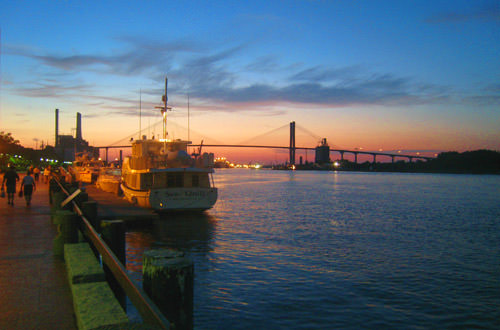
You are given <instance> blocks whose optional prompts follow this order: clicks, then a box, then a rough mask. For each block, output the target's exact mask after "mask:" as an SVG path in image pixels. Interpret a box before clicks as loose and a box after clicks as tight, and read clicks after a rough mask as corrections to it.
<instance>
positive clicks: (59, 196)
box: [50, 190, 71, 224]
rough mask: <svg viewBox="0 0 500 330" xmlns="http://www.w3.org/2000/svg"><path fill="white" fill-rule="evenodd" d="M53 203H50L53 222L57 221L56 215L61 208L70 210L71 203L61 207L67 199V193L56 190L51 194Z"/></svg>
mask: <svg viewBox="0 0 500 330" xmlns="http://www.w3.org/2000/svg"><path fill="white" fill-rule="evenodd" d="M51 197H52V198H51V199H52V205H50V218H51V220H52V223H53V224H56V223H55V215H56V213H57V212H58V211H60V210H70V206H71V204H66V205H65V206H64V207H61V203H62V202H63V201H64V200H65V199H66V197H68V196H66V194H65V193H64V192H63V191H62V190H59V191H54V192H53V193H52V194H51Z"/></svg>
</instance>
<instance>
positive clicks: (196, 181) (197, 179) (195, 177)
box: [191, 174, 200, 187]
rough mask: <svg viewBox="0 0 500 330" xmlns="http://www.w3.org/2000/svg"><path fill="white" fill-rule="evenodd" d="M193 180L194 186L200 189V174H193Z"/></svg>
mask: <svg viewBox="0 0 500 330" xmlns="http://www.w3.org/2000/svg"><path fill="white" fill-rule="evenodd" d="M191 178H192V186H193V187H199V186H200V177H199V176H198V174H193V175H192V176H191Z"/></svg>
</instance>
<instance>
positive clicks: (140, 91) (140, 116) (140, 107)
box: [139, 88, 142, 140]
mask: <svg viewBox="0 0 500 330" xmlns="http://www.w3.org/2000/svg"><path fill="white" fill-rule="evenodd" d="M141 120H142V88H140V89H139V140H140V139H141V134H142V127H141V124H142V122H141Z"/></svg>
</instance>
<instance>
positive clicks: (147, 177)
mask: <svg viewBox="0 0 500 330" xmlns="http://www.w3.org/2000/svg"><path fill="white" fill-rule="evenodd" d="M141 176H142V180H141V189H150V188H151V187H152V186H153V175H152V174H151V173H142V174H141Z"/></svg>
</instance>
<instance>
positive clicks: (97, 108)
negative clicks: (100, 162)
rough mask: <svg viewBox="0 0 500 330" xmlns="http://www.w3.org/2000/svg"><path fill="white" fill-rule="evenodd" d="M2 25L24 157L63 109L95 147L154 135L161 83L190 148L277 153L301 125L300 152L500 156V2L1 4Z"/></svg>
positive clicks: (174, 131)
mask: <svg viewBox="0 0 500 330" xmlns="http://www.w3.org/2000/svg"><path fill="white" fill-rule="evenodd" d="M0 29H1V36H0V42H1V45H0V47H1V50H0V51H1V53H0V72H1V78H0V80H1V81H0V82H1V90H0V131H5V132H11V133H12V134H13V136H14V137H15V138H17V139H19V140H20V142H21V144H23V145H24V146H28V147H35V146H36V145H38V147H39V146H40V144H41V141H44V143H45V144H46V143H49V144H51V145H53V143H54V109H56V108H59V109H60V132H61V133H62V134H74V128H75V126H76V124H75V123H76V113H77V112H80V113H82V116H83V138H84V139H86V140H87V141H89V142H90V143H91V144H92V145H95V146H103V145H110V144H113V143H117V144H126V143H127V141H128V140H129V139H130V137H132V136H133V137H138V136H139V127H140V128H141V129H142V133H143V134H147V135H152V134H155V135H158V134H161V125H156V126H155V125H153V124H156V123H158V122H159V121H160V120H161V117H160V114H159V112H158V110H155V109H154V107H155V106H159V105H161V96H162V94H163V88H164V79H165V75H168V79H169V85H168V86H169V90H168V100H169V105H170V106H172V107H173V111H172V112H169V120H170V122H169V135H170V137H173V138H184V139H187V138H188V135H187V127H188V116H187V103H188V95H189V102H190V120H189V123H190V124H189V126H190V133H189V135H190V136H189V137H190V139H191V140H192V141H193V143H199V142H200V141H201V140H204V143H205V144H207V143H208V144H221V143H223V144H241V143H243V144H259V145H283V146H286V145H287V144H288V142H289V137H288V131H289V130H288V124H289V123H290V122H291V121H295V122H296V125H297V138H296V145H297V146H305V147H314V146H316V144H317V143H318V142H319V139H321V138H327V139H328V142H329V144H330V146H331V147H336V148H346V149H355V148H363V150H380V149H382V150H384V151H397V150H404V151H407V152H413V151H415V152H416V151H421V152H425V151H429V153H435V152H439V151H450V150H456V151H466V150H476V149H482V148H486V149H493V150H500V1H498V0H497V1H480V0H478V1H457V0H451V1H439V0H433V1H333V0H332V1H326V0H325V1H321V0H317V1H312V0H311V1H269V0H267V1H3V2H2V4H1V5H0ZM140 99H141V100H142V102H141V104H142V107H141V108H142V111H141V114H142V116H141V120H139V107H140V102H139V100H140ZM149 126H152V127H149ZM216 153H217V151H216ZM224 153H226V156H228V158H230V157H233V158H237V159H239V160H245V159H246V160H248V161H251V160H255V161H256V160H259V161H261V160H268V161H269V160H270V159H271V160H272V161H280V160H281V159H286V152H285V153H283V152H278V151H269V152H266V153H264V152H261V151H257V152H256V151H251V152H250V151H245V150H243V151H241V150H240V151H238V150H226V151H224ZM230 153H232V154H230ZM243 153H244V154H243ZM309 157H310V158H311V159H312V158H313V156H312V155H310V156H309Z"/></svg>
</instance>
